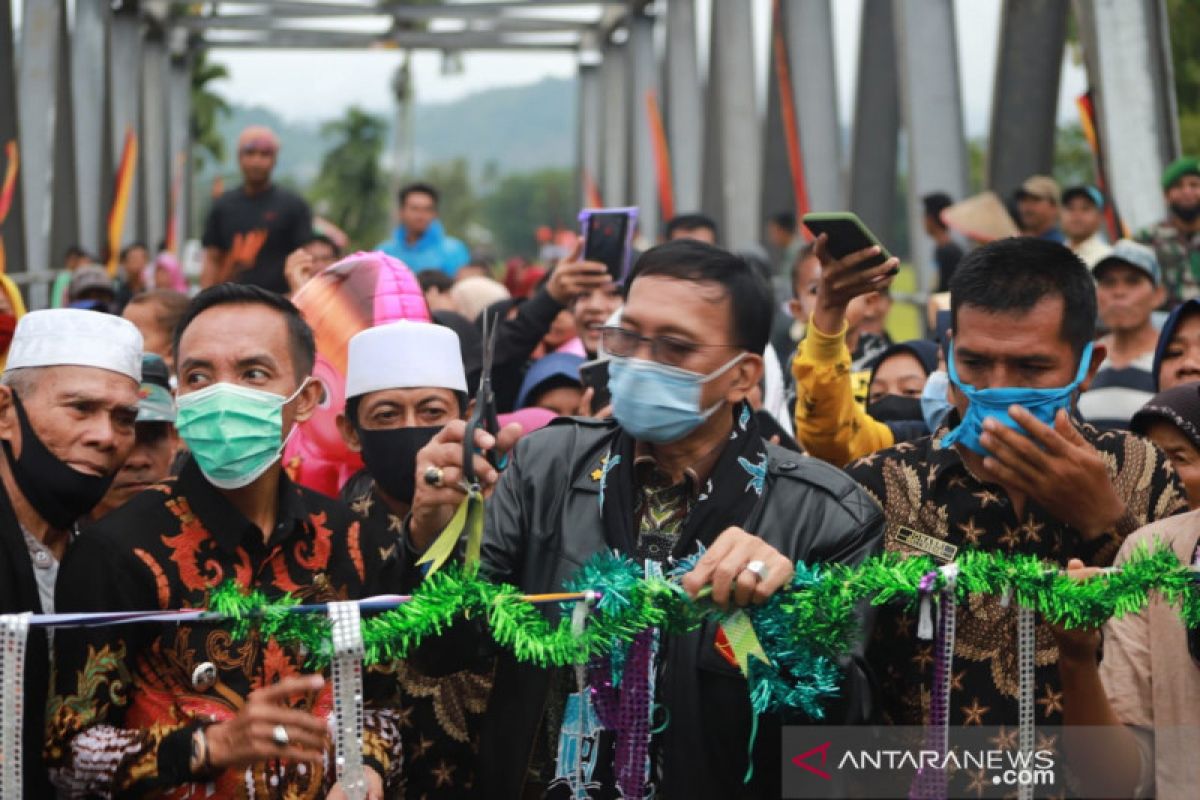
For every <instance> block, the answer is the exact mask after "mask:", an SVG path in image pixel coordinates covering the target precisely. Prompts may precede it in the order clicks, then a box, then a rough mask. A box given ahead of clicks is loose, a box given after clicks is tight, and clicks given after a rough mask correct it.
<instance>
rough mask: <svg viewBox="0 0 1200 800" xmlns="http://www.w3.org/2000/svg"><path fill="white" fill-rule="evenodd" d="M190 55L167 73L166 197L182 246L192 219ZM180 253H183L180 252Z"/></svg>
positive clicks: (177, 59) (176, 58)
mask: <svg viewBox="0 0 1200 800" xmlns="http://www.w3.org/2000/svg"><path fill="white" fill-rule="evenodd" d="M191 88H192V71H191V55H190V54H187V53H184V54H179V55H175V56H173V57H172V58H171V59H170V66H169V68H168V72H167V119H168V122H167V166H168V172H167V177H168V180H169V181H170V184H169V186H168V191H169V192H170V194H168V198H170V199H171V203H170V207H171V208H172V210H173V211H174V219H173V220H172V219H170V218H169V219H168V220H167V224H168V225H169V224H174V225H175V235H176V240H177V243H178V244H179V245H180V247H182V245H183V243H184V242H185V241H187V238H188V227H189V221H190V219H191V217H190V216H189V215H190V214H191V199H192V193H191V188H190V187H191V185H192V183H191V169H192V158H191V144H192V130H191V115H192V92H191ZM180 253H182V250H180Z"/></svg>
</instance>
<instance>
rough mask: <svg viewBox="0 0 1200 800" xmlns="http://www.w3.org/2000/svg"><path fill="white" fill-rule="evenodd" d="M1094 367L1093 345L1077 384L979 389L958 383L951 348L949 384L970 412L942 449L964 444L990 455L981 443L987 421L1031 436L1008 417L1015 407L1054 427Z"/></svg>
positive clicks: (1081, 361)
mask: <svg viewBox="0 0 1200 800" xmlns="http://www.w3.org/2000/svg"><path fill="white" fill-rule="evenodd" d="M1091 363H1092V343H1091V342H1088V345H1087V347H1085V348H1083V355H1081V356H1080V358H1079V369H1078V370H1077V371H1076V373H1075V380H1073V381H1071V382H1070V383H1069V384H1067V385H1066V386H1061V387H1056V388H1052V389H1033V388H1029V387H1024V386H1001V387H997V388H994V389H976V388H975V387H974V386H971V385H970V384H967V383H963V382H962V381H960V380H959V379H958V370H957V369H955V368H954V345H953V344H951V346H950V352H949V353H948V354H947V357H946V366H947V368H948V369H949V371H950V382H951V383H953V384H954V385H955V386H957V387H958V390H959V391H960V392H962V393H963V395H964V396H965V397H966V398H967V402H968V403H970V405H968V406H967V411H966V413H965V414H963V418H962V422H960V423H958V427H956V428H955V429H954V430H952V431H950V432H949V433H948V434H946V435H945V436H943V437H942V447H950V446H951V445H955V444H961V445H963V446H965V447H968V448H970V449H971V450H974V451H975V452H976V453H979V454H980V455H981V456H987V455H991V453H989V452H988V451H987V450H986V449H984V447H983V445H982V444H980V443H979V437H980V435H981V434H982V433H983V421H984V420H986V419H987V418H988V417H992V418H994V419H997V420H999V421H1000V422H1001V423H1003V424H1004V425H1005V426H1007V427H1009V428H1011V429H1012V430H1014V431H1016V432H1017V433H1020V434H1021V435H1023V436H1028V435H1029V434H1028V433H1027V432H1026V431H1025V429H1024V428H1022V427H1021V426H1020V425H1019V424H1017V422H1016V421H1015V420H1014V419H1013V418H1012V417H1010V416H1009V414H1008V408H1009V406H1014V405H1016V406H1021V407H1022V408H1024V409H1025V410H1026V411H1028V412H1029V413H1030V414H1033V416H1035V417H1037V419H1038V420H1039V421H1040V422H1042V423H1044V424H1046V425H1049V426H1050V427H1054V417H1055V415H1056V414H1058V411H1059V409H1061V408H1070V407H1071V398H1072V397H1073V396H1074V394H1075V390H1076V389H1078V388H1079V384H1081V383H1083V379H1084V377H1086V376H1087V371H1088V367H1089V366H1090V365H1091Z"/></svg>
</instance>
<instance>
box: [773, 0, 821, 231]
mask: <svg viewBox="0 0 1200 800" xmlns="http://www.w3.org/2000/svg"><path fill="white" fill-rule="evenodd" d="M771 30H772V42H771V43H772V47H771V53H772V62H773V64H774V68H775V79H776V82H777V83H778V84H779V111H780V114H781V115H782V117H783V142H784V147H785V148H786V150H787V158H788V169H789V171H790V172H791V175H792V195H793V196H794V197H795V198H796V216H797V217H803V216H804V215H805V214H807V213H808V211H809V206H808V185H807V183H806V181H805V179H804V158H803V156H802V155H801V152H800V125H799V123H798V122H797V121H796V100H795V96H794V95H793V94H792V72H791V68H790V67H789V66H788V51H787V42H786V41H784V38H783V13H782V8H781V7H780V0H775V3H774V6H773V8H772V11H771ZM801 230H802V231H803V232H804V236H805V238H807V239H809V240H811V239H812V234H811V233H810V232H809V231H808V229H807V228H805V227H803V226H801Z"/></svg>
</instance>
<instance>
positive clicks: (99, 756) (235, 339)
mask: <svg viewBox="0 0 1200 800" xmlns="http://www.w3.org/2000/svg"><path fill="white" fill-rule="evenodd" d="M175 354H176V365H177V373H178V375H177V377H178V381H179V390H178V402H177V406H178V414H177V418H176V427H177V430H178V432H179V435H180V437H181V438H182V439H183V441H184V442H185V443H186V444H187V446H188V449H189V451H190V453H191V459H190V460H189V462H188V463H187V464H186V465H185V466H184V467H183V469H182V472H181V474H180V476H179V477H178V479H175V480H168V481H166V482H164V483H163V484H160V485H159V486H157V487H153V488H151V489H149V490H147V491H145V492H142V493H141V494H139V495H137V496H136V497H134V498H133V499H132V500H131V501H130V502H129V503H127V504H126V505H124V506H123V507H121V508H120V509H118V510H117V511H114V512H113V513H112V514H110V515H108V516H106V517H105V518H104V519H102V520H101V521H99V522H98V523H97V524H96V525H95V526H94V527H92V528H90V529H89V530H88V533H87V535H86V536H84V537H81V538H80V546H79V550H78V553H77V554H73V555H72V557H71V558H70V559H69V560H68V561H67V562H66V563H65V564H64V565H63V571H62V579H61V581H62V582H61V583H60V586H61V588H62V592H61V594H60V598H61V599H60V602H61V605H60V608H61V610H64V611H67V610H70V611H126V610H146V609H176V608H187V607H192V608H203V607H205V606H206V605H207V603H208V596H209V591H210V590H211V589H212V588H213V587H214V586H217V585H219V584H221V583H222V582H224V581H226V580H235V581H237V583H238V584H239V585H241V586H242V587H243V588H245V589H247V590H255V591H261V592H263V593H264V594H265V595H266V596H267V597H268V598H278V597H280V596H282V595H283V594H284V593H290V594H291V595H292V596H294V597H296V598H298V599H301V600H302V601H303V602H310V603H324V602H329V601H334V600H346V599H353V598H361V597H366V596H370V595H374V594H380V593H382V592H383V590H384V587H385V586H387V585H390V583H391V581H390V579H388V578H386V576H385V568H386V566H387V563H388V561H387V559H388V554H389V548H390V547H391V546H392V540H389V539H388V538H386V537H385V536H384V535H382V532H378V531H372V530H361V531H360V529H359V527H360V526H359V523H358V521H356V520H355V519H354V518H353V517H352V515H351V514H350V513H349V510H348V509H346V508H345V507H344V506H343V505H341V504H340V503H338V502H336V501H334V500H331V499H329V498H326V497H323V496H321V495H318V494H316V493H313V492H310V491H308V490H305V489H303V488H301V487H299V486H297V485H296V484H293V483H292V482H291V481H290V480H289V479H288V477H287V475H286V474H285V473H284V471H283V469H282V468H281V466H280V453H281V452H282V450H283V445H284V442H285V441H286V438H287V436H288V434H289V433H290V431H291V430H292V429H293V427H294V426H295V424H296V423H298V422H302V421H304V420H305V419H307V418H308V417H309V416H310V415H311V414H312V412H313V410H314V408H315V407H316V405H317V403H318V402H319V401H320V399H321V389H320V386H319V385H318V384H317V383H315V382H313V381H312V380H311V377H310V375H311V370H312V366H313V360H314V357H315V345H314V342H313V334H312V331H311V329H309V327H308V325H307V324H306V323H305V322H304V320H303V318H301V316H300V313H299V311H298V310H297V309H296V307H295V306H293V305H292V304H291V303H290V302H289V301H287V300H286V299H284V298H282V297H280V296H279V295H276V294H273V293H271V292H267V291H265V290H263V289H259V288H257V287H253V286H245V285H238V284H222V285H219V286H216V287H213V288H211V289H208V290H206V291H204V292H202V293H201V294H200V295H198V296H197V297H196V298H195V299H194V300H193V301H192V303H191V305H190V306H189V308H188V310H187V312H186V313H185V314H184V317H183V319H182V320H181V322H180V324H179V328H178V329H177V331H176V334H175ZM63 584H65V585H63ZM56 650H57V663H56V675H57V683H56V686H55V690H56V696H55V697H53V698H52V700H51V703H50V706H49V710H48V713H47V718H48V729H49V733H48V742H47V760H48V763H49V766H50V769H51V777H52V779H53V780H54V781H55V782H56V783H57V784H58V785H59V787H60V788H62V789H63V790H64V791H66V792H68V793H69V794H71V795H72V796H75V795H90V794H101V793H103V794H110V795H116V796H126V795H141V794H154V793H171V792H172V791H175V790H178V789H179V788H180V787H183V786H186V785H188V784H193V783H203V784H214V785H215V786H216V787H217V791H216V793H217V794H218V795H220V796H231V795H233V794H234V793H237V792H240V791H243V790H244V787H246V786H270V787H271V790H270V796H273V797H284V796H287V797H298V798H316V797H325V796H326V795H327V793H329V794H328V796H330V797H342V796H343V795H342V792H341V789H340V787H333V784H334V781H335V777H334V776H335V769H334V764H333V755H332V746H331V745H330V742H329V739H328V720H327V719H326V716H327V714H328V711H327V709H329V708H330V705H331V698H330V691H331V687H330V686H329V684H328V683H327V682H326V681H325V680H324V679H323V678H322V676H321V675H319V674H306V671H305V670H304V668H303V665H304V663H305V655H304V653H302V652H300V651H299V650H298V649H296V648H293V647H290V646H283V645H280V644H278V643H276V642H274V641H271V642H269V643H263V644H262V646H242V645H233V644H232V643H231V642H230V641H229V639H228V635H227V634H226V633H224V632H222V631H221V630H220V629H219V627H217V626H213V625H210V624H207V623H195V624H192V625H182V626H178V627H166V626H163V627H158V626H153V627H145V626H125V627H121V628H94V629H70V630H64V631H62V632H61V637H60V638H59V639H58V646H57V648H56ZM96 682H99V683H96ZM103 684H107V685H109V686H113V687H115V686H118V685H120V686H122V687H123V688H122V691H120V692H115V691H114V692H111V693H110V692H103V691H93V690H92V688H90V687H94V686H96V685H103ZM379 688H380V689H383V688H385V684H384V683H383V682H382V681H380V682H379ZM381 696H382V695H381V694H379V693H377V691H376V687H375V686H374V685H373V684H372V683H370V682H369V683H368V685H367V703H366V706H367V707H366V709H365V717H364V737H363V751H364V761H365V764H366V765H367V768H366V772H367V778H368V784H369V789H370V791H369V796H370V797H372V798H382V797H383V791H384V786H385V785H391V784H393V783H394V782H395V780H396V778H397V773H398V771H399V766H400V745H401V743H400V736H399V727H400V726H399V722H398V716H399V712H398V710H397V709H395V708H383V707H381V704H378V703H375V702H374V701H375V700H376V699H377V698H379V697H381ZM163 697H168V698H171V702H168V703H164V702H162V701H161V698H163ZM81 702H82V703H84V704H86V705H87V708H86V709H84V710H83V711H82V712H81V710H80V709H79V707H78V706H79V703H81ZM134 720H137V721H136V722H134ZM331 787H332V793H330V790H331Z"/></svg>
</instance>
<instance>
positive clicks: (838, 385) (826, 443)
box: [792, 322, 895, 467]
mask: <svg viewBox="0 0 1200 800" xmlns="http://www.w3.org/2000/svg"><path fill="white" fill-rule="evenodd" d="M846 328H847V326H846V325H845V324H843V325H842V329H841V330H840V331H838V332H837V333H836V334H832V335H830V334H827V333H823V332H822V331H819V330H817V328H816V326H815V325H813V324H812V323H811V322H810V323H809V324H808V328H807V334H806V335H805V337H804V339H803V341H801V342H800V344H799V345H798V346H797V348H796V358H795V359H794V360H793V361H792V376H793V377H794V378H795V379H796V438H797V439H798V440H799V441H800V444H802V445H803V446H804V449H805V450H806V451H808V454H809V455H811V456H813V457H814V458H819V459H821V460H822V461H828V462H829V463H830V464H833V465H834V466H837V467H841V466H844V465H846V464H848V463H850V462H851V461H853V460H854V459H856V458H860V457H862V456H865V455H867V454H868V453H873V452H875V451H876V450H879V449H882V448H884V447H891V446H892V445H893V444H895V436H893V435H892V430H891V428H889V427H888V426H887V425H885V424H883V423H882V422H880V421H878V420H876V419H872V418H871V417H870V416H868V415H867V412H866V408H865V405H866V396H867V384H868V383H869V382H870V379H871V374H870V372H867V371H863V372H851V371H850V350H849V349H848V348H847V347H846Z"/></svg>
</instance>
